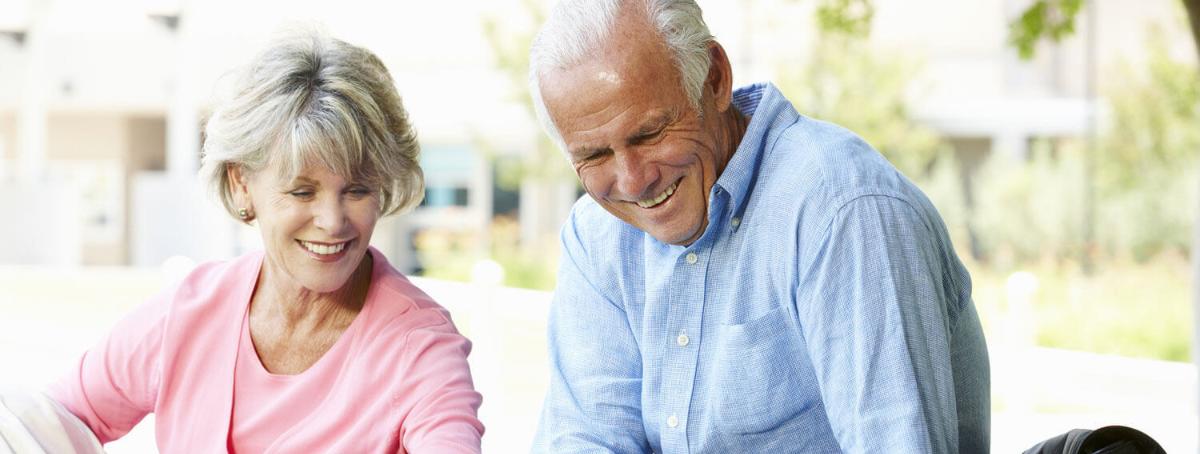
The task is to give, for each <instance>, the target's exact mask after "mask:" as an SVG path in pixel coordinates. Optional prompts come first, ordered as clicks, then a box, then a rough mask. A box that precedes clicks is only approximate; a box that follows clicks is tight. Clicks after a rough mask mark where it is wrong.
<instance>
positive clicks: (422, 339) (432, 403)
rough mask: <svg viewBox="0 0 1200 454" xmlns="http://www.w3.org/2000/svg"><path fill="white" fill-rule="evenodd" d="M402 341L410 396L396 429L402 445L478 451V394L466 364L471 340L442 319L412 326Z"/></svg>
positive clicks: (431, 449) (412, 448) (420, 449)
mask: <svg viewBox="0 0 1200 454" xmlns="http://www.w3.org/2000/svg"><path fill="white" fill-rule="evenodd" d="M405 345H406V346H405V352H406V354H405V357H406V360H405V361H403V362H402V363H401V364H403V365H404V366H405V368H404V372H403V373H404V374H406V375H407V377H406V379H405V380H404V381H405V383H406V386H405V387H406V388H407V389H406V391H408V395H411V396H415V399H416V401H415V403H414V404H413V406H412V409H411V411H410V412H409V414H408V417H407V418H406V419H405V421H404V427H402V428H401V429H400V442H401V443H402V444H403V445H404V448H405V450H407V451H408V452H413V453H426V452H431V453H434V452H436V453H478V452H479V451H480V438H481V437H482V436H483V423H481V422H479V418H478V417H477V416H476V415H477V412H478V410H479V405H480V402H481V401H482V398H481V397H480V395H479V393H478V392H476V391H475V386H474V384H473V383H472V381H471V369H470V367H469V366H468V365H467V354H468V353H470V352H471V342H470V341H469V340H467V338H465V337H463V336H462V335H461V334H458V331H456V330H455V329H454V325H452V324H451V323H450V322H449V321H448V320H447V321H445V322H444V323H442V324H437V325H433V326H428V327H423V328H420V329H417V330H414V331H413V332H412V333H410V334H409V335H408V341H407V342H406V343H405Z"/></svg>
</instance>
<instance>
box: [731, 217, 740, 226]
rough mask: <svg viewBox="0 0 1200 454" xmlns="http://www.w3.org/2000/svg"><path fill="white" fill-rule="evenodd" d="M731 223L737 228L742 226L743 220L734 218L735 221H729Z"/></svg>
mask: <svg viewBox="0 0 1200 454" xmlns="http://www.w3.org/2000/svg"><path fill="white" fill-rule="evenodd" d="M729 223H730V224H733V226H734V227H737V226H739V225H741V224H742V220H741V219H739V218H733V220H732V221H729Z"/></svg>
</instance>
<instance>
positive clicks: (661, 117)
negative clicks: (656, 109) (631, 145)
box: [626, 111, 675, 142]
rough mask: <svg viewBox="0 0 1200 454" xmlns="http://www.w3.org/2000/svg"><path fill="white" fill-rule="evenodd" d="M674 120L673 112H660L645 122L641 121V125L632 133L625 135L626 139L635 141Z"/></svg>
mask: <svg viewBox="0 0 1200 454" xmlns="http://www.w3.org/2000/svg"><path fill="white" fill-rule="evenodd" d="M674 120H675V115H674V112H671V111H664V112H660V113H658V114H656V115H654V116H653V117H650V119H649V120H647V121H646V122H644V123H642V126H641V127H639V128H638V129H637V131H636V132H634V133H633V135H631V136H629V137H627V138H626V140H627V141H629V142H636V141H637V140H640V139H642V138H645V137H646V136H648V135H651V134H654V133H656V132H658V131H660V130H662V128H664V127H666V126H667V125H668V124H671V122H672V121H674Z"/></svg>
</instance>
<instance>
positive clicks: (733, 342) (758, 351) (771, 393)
mask: <svg viewBox="0 0 1200 454" xmlns="http://www.w3.org/2000/svg"><path fill="white" fill-rule="evenodd" d="M788 316H789V315H788V313H787V311H785V310H784V309H783V308H776V309H774V310H771V311H770V312H767V313H766V314H763V315H761V316H759V317H757V318H755V319H753V320H751V321H749V322H746V323H742V324H737V325H720V326H719V327H718V332H717V342H718V343H717V346H716V352H715V355H714V356H715V358H714V359H715V360H716V363H715V365H714V366H713V369H712V371H713V377H712V378H713V381H712V385H713V389H714V391H715V392H714V395H713V396H712V398H711V399H710V405H711V407H710V408H709V411H710V412H711V414H712V415H713V420H714V421H716V422H717V424H718V427H719V429H720V430H721V431H722V432H727V433H737V434H754V433H764V432H772V431H774V430H775V429H779V428H782V426H790V425H791V424H789V422H794V421H793V420H795V419H797V415H799V414H800V413H801V412H803V411H804V410H805V409H807V408H810V407H812V406H813V405H814V404H816V403H817V402H819V398H817V397H816V389H817V387H816V384H815V382H814V383H808V382H811V381H812V380H811V379H806V378H804V375H805V374H802V373H801V370H807V369H808V368H807V367H804V366H803V365H806V364H807V363H808V355H807V353H806V352H805V351H804V349H803V348H802V346H801V345H802V344H801V342H800V341H799V333H797V332H795V328H793V327H792V326H791V324H789V323H788V322H787V317H788Z"/></svg>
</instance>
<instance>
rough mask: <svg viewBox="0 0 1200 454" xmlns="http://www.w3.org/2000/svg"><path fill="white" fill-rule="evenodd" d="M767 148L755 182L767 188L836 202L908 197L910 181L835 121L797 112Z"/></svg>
mask: <svg viewBox="0 0 1200 454" xmlns="http://www.w3.org/2000/svg"><path fill="white" fill-rule="evenodd" d="M765 146H766V147H767V148H766V150H765V154H764V157H763V164H762V166H761V172H762V175H761V178H760V179H759V181H760V182H762V184H763V185H764V187H763V188H762V189H763V190H764V192H765V193H766V194H785V195H786V194H792V195H795V194H802V195H803V196H802V197H799V198H797V199H796V200H798V201H802V202H804V203H809V204H814V203H815V204H821V205H830V206H828V207H826V208H833V209H836V205H838V204H841V203H843V202H845V201H846V200H847V199H852V198H854V197H859V196H863V195H884V196H890V197H896V198H900V199H909V198H911V197H913V195H914V191H916V188H915V186H913V185H912V183H911V182H910V181H908V179H907V178H905V177H904V176H903V175H901V174H900V172H899V171H898V170H896V168H895V167H894V166H892V164H891V163H889V162H888V161H887V159H886V158H884V157H883V156H882V155H881V154H880V153H879V152H878V151H876V150H875V148H874V147H872V146H871V145H870V144H869V143H867V142H866V141H865V140H863V138H861V137H859V136H858V135H857V134H855V133H854V132H852V131H850V130H848V129H846V128H844V127H842V126H839V125H836V124H834V123H830V122H826V121H822V120H817V119H812V118H808V117H803V116H802V117H801V118H800V120H799V121H797V122H796V123H795V124H793V125H791V126H789V127H788V128H787V129H786V130H785V131H783V132H781V133H780V134H779V135H778V137H777V139H776V140H774V141H773V143H768V144H766V145H765Z"/></svg>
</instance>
